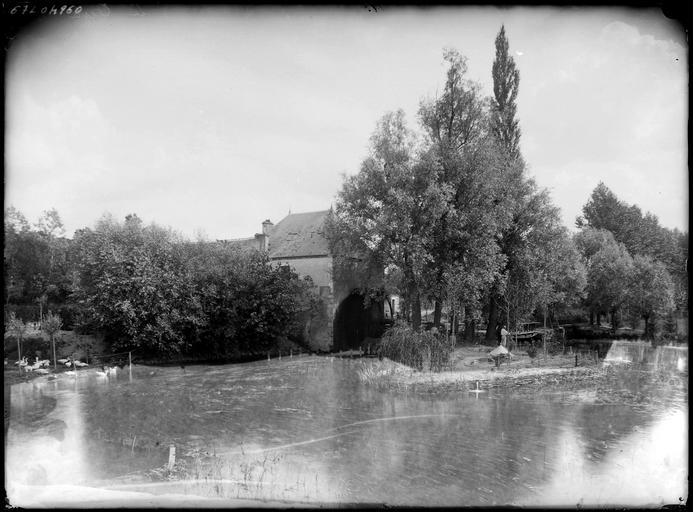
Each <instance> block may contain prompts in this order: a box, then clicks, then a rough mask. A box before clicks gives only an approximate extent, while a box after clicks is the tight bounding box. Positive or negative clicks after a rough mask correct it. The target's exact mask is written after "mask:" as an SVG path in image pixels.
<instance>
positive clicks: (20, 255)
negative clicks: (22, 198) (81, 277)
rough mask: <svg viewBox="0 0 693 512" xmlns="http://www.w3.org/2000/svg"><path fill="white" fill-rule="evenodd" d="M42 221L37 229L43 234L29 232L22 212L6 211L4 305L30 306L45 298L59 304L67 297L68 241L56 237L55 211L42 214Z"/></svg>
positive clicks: (56, 218)
mask: <svg viewBox="0 0 693 512" xmlns="http://www.w3.org/2000/svg"><path fill="white" fill-rule="evenodd" d="M42 219H43V220H42V221H40V222H39V223H38V224H37V225H41V226H43V228H42V229H44V231H37V230H32V229H31V228H30V226H29V223H28V222H27V221H26V218H25V217H24V216H23V215H22V214H21V212H19V211H18V210H16V209H14V208H13V207H9V208H8V209H6V210H5V249H4V257H5V261H4V262H5V266H4V277H5V304H9V303H16V304H31V303H35V302H38V300H40V298H41V297H42V296H44V295H45V296H46V300H49V299H50V300H51V301H53V302H58V303H60V302H64V301H65V299H66V297H67V295H68V293H69V279H68V278H67V277H68V275H69V274H70V272H71V265H72V263H71V262H70V261H69V259H68V257H67V254H68V252H69V246H70V241H69V240H66V239H64V238H59V237H57V236H56V233H60V229H61V228H60V226H61V224H60V222H59V215H58V213H57V211H55V210H51V211H50V212H44V217H43V218H42Z"/></svg>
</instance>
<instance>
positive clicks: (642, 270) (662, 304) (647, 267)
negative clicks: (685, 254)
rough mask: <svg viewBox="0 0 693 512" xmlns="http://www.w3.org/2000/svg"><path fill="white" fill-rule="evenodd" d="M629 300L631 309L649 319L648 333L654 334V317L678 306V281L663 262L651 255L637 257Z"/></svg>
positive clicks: (646, 321)
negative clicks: (672, 277) (676, 297)
mask: <svg viewBox="0 0 693 512" xmlns="http://www.w3.org/2000/svg"><path fill="white" fill-rule="evenodd" d="M631 279H632V284H631V286H630V293H629V300H628V304H629V306H630V309H631V312H632V313H633V314H634V315H636V316H639V317H641V318H643V319H644V320H645V334H646V335H647V336H648V337H653V336H654V334H655V332H654V326H655V324H654V321H653V320H654V319H655V318H657V317H663V316H665V315H666V314H668V313H671V312H672V311H673V310H674V283H673V281H672V279H671V276H670V275H669V272H667V270H666V267H665V266H664V264H662V263H661V262H659V261H657V260H654V259H652V258H651V257H649V256H641V255H636V256H635V257H634V258H633V272H632V278H631Z"/></svg>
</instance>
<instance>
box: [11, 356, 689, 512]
mask: <svg viewBox="0 0 693 512" xmlns="http://www.w3.org/2000/svg"><path fill="white" fill-rule="evenodd" d="M638 350H640V349H638ZM636 352H637V351H636ZM645 352H646V351H645ZM639 353H640V354H641V356H643V353H644V352H643V351H642V350H640V352H639ZM682 354H685V361H686V366H685V369H683V370H682V368H681V364H680V359H681V357H682ZM646 356H647V354H645V356H643V357H641V359H645V360H639V361H634V362H633V361H632V360H628V361H627V364H620V365H618V369H617V370H616V373H615V380H614V381H612V382H616V384H615V385H614V384H612V389H607V390H605V389H603V388H598V387H596V386H595V388H594V389H590V388H587V389H579V390H569V391H566V390H561V391H556V390H553V391H551V390H546V392H540V393H535V394H531V395H529V394H526V393H525V394H520V395H518V394H516V393H511V392H508V391H502V390H496V391H493V390H489V391H484V392H481V393H470V392H456V393H448V394H446V395H444V396H437V397H431V396H422V395H417V394H412V393H406V392H401V391H383V390H377V389H375V388H373V387H371V386H368V385H366V384H364V383H362V382H361V381H360V380H359V379H358V372H357V370H358V368H359V365H361V364H364V363H363V362H361V361H359V360H340V359H334V358H330V357H317V356H301V357H294V358H286V357H285V358H283V359H282V360H276V359H275V360H272V361H260V362H254V363H247V364H239V365H223V366H202V365H200V366H189V367H185V368H181V367H157V368H153V367H144V366H134V367H133V369H132V372H131V373H130V372H128V370H127V368H126V369H125V370H123V371H121V372H120V373H118V374H117V375H115V376H109V377H103V376H98V375H96V373H95V372H94V371H93V370H88V371H87V370H85V371H82V372H81V373H78V375H77V376H76V377H75V376H68V375H64V374H62V375H59V376H58V378H56V379H53V380H48V379H47V378H46V377H41V378H39V379H36V380H33V381H30V382H27V383H22V384H16V385H14V386H12V389H11V394H10V400H11V404H10V426H9V431H8V436H7V440H6V452H5V453H6V458H5V469H6V482H5V486H6V489H7V492H8V497H9V499H10V503H12V504H13V505H20V506H45V505H50V504H56V503H60V504H63V503H68V502H69V503H70V504H76V505H79V504H80V503H87V502H89V500H90V499H91V500H96V499H97V498H94V496H96V497H98V496H101V495H99V494H98V492H96V491H97V490H100V491H102V492H103V493H107V495H108V496H109V497H110V498H114V497H115V499H117V498H118V497H119V496H121V497H122V499H123V502H122V504H123V505H125V506H127V504H128V503H132V502H129V501H128V496H131V495H134V494H133V493H147V494H146V495H147V496H150V497H151V500H150V503H151V504H153V505H156V504H157V499H160V500H164V499H165V498H166V497H167V496H169V497H170V495H171V494H175V495H177V496H179V497H181V496H183V495H185V496H188V497H190V498H194V499H197V498H200V499H203V498H216V499H218V498H223V499H235V498H241V499H245V498H247V499H255V500H278V501H279V502H282V503H296V502H299V503H313V504H315V503H319V504H336V503H360V504H383V503H386V504H390V505H426V506H434V505H442V506H458V505H505V504H511V505H520V506H556V505H566V506H576V505H584V506H590V505H624V506H644V505H661V504H677V503H680V499H682V500H684V501H685V500H687V497H688V455H687V454H688V446H687V439H688V388H687V377H688V374H687V357H688V356H687V350H685V351H681V352H680V353H679V355H678V356H677V357H678V359H676V358H674V359H673V360H674V361H678V363H679V364H678V367H677V366H676V364H674V365H673V366H672V365H669V366H667V367H666V368H662V367H661V365H660V367H655V366H656V363H657V362H658V361H659V360H660V359H661V358H655V359H657V361H653V360H652V359H653V358H652V357H650V358H649V359H648V358H647V357H646ZM614 361H616V362H622V361H623V357H621V359H620V360H619V359H618V358H615V357H612V358H611V359H610V358H609V357H607V362H608V363H611V364H613V363H614ZM612 393H615V394H616V396H621V395H623V396H626V397H627V399H624V400H617V401H616V402H614V400H607V401H605V400H603V398H604V395H605V394H606V395H609V394H612ZM619 393H620V394H621V395H619ZM653 397H654V399H653ZM174 461H175V465H174V466H172V467H173V471H172V472H170V473H167V472H166V470H165V468H166V466H167V464H168V463H169V462H174ZM169 477H170V478H171V479H174V480H173V481H172V480H169ZM104 495H105V494H104ZM152 496H153V497H152ZM67 497H69V500H68V499H67ZM66 500H67V501H66ZM162 503H163V501H162ZM199 503H200V502H195V505H196V506H197V505H199Z"/></svg>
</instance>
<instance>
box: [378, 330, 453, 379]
mask: <svg viewBox="0 0 693 512" xmlns="http://www.w3.org/2000/svg"><path fill="white" fill-rule="evenodd" d="M452 350H453V347H452V343H451V342H449V341H448V340H447V339H446V336H445V334H443V333H437V332H434V331H423V332H419V331H415V330H414V329H412V328H411V327H410V326H409V325H408V324H406V323H403V322H397V323H395V325H394V326H393V327H392V328H391V329H389V330H388V331H387V332H385V334H384V335H383V337H382V340H381V343H380V354H381V355H382V356H385V357H387V358H389V359H392V360H393V361H398V362H400V363H402V364H406V365H407V366H411V367H412V368H415V369H417V370H423V369H424V366H425V365H426V364H427V365H428V368H429V369H430V370H431V371H434V372H439V371H442V370H443V369H444V368H445V367H446V365H447V364H449V362H450V356H451V354H452Z"/></svg>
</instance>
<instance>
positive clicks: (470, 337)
mask: <svg viewBox="0 0 693 512" xmlns="http://www.w3.org/2000/svg"><path fill="white" fill-rule="evenodd" d="M475 324H476V322H474V320H465V322H464V339H465V341H469V342H473V341H474V330H475V329H474V327H475Z"/></svg>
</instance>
